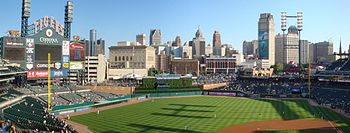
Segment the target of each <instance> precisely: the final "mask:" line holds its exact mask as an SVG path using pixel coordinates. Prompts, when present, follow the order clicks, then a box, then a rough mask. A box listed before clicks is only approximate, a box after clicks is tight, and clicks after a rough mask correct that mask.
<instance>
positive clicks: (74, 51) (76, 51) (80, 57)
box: [70, 42, 85, 61]
mask: <svg viewBox="0 0 350 133" xmlns="http://www.w3.org/2000/svg"><path fill="white" fill-rule="evenodd" d="M84 49H85V46H84V45H83V44H81V43H78V42H72V43H71V44H70V59H71V60H74V61H84V60H85V54H84Z"/></svg>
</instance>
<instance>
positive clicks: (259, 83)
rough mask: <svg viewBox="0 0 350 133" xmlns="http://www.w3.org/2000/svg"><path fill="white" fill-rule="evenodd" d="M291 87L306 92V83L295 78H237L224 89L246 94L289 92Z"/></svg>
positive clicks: (286, 93)
mask: <svg viewBox="0 0 350 133" xmlns="http://www.w3.org/2000/svg"><path fill="white" fill-rule="evenodd" d="M292 88H300V89H301V91H302V92H306V91H307V90H306V88H307V84H306V83H305V82H302V81H300V80H296V79H283V80H281V79H280V80H275V79H237V80H233V81H231V82H230V86H228V87H227V88H225V89H226V90H238V91H242V92H246V93H248V94H277V95H280V94H283V95H288V94H291V89H292Z"/></svg>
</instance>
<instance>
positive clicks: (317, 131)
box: [255, 128, 340, 133]
mask: <svg viewBox="0 0 350 133" xmlns="http://www.w3.org/2000/svg"><path fill="white" fill-rule="evenodd" d="M281 132H283V133H289V132H293V133H294V132H296V133H338V132H340V131H337V130H335V129H334V128H311V129H303V130H267V131H255V133H281Z"/></svg>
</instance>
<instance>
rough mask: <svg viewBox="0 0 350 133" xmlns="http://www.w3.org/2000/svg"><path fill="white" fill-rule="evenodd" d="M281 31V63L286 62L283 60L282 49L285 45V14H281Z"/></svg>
mask: <svg viewBox="0 0 350 133" xmlns="http://www.w3.org/2000/svg"><path fill="white" fill-rule="evenodd" d="M281 29H282V50H283V51H282V60H283V63H284V62H286V61H285V60H284V56H285V53H284V49H285V45H286V44H284V42H285V36H284V32H285V31H286V29H287V12H281Z"/></svg>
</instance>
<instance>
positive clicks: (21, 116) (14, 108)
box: [1, 97, 76, 133]
mask: <svg viewBox="0 0 350 133" xmlns="http://www.w3.org/2000/svg"><path fill="white" fill-rule="evenodd" d="M46 107H47V104H46V103H44V102H42V101H40V100H39V99H36V98H32V97H26V98H24V99H23V100H22V101H20V102H19V103H16V104H13V105H11V106H9V107H6V108H4V109H3V114H2V116H3V118H4V119H6V121H3V123H2V127H1V128H2V129H1V130H3V131H5V132H13V131H16V132H19V131H21V132H26V131H28V130H30V132H39V131H40V132H42V131H46V132H52V131H54V132H66V133H74V132H76V131H75V130H74V129H73V128H72V127H71V126H70V125H68V124H67V123H65V122H64V120H61V119H59V118H58V117H56V116H54V115H51V114H49V113H48V110H47V108H46ZM16 127H17V128H16ZM21 129H23V130H21Z"/></svg>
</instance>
